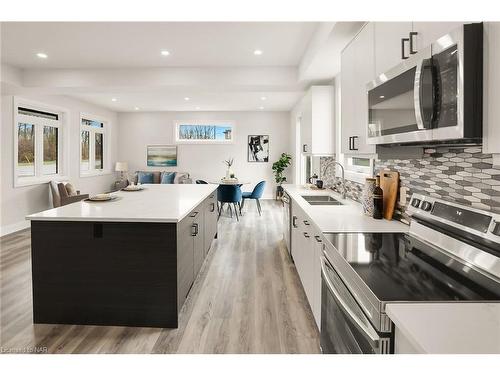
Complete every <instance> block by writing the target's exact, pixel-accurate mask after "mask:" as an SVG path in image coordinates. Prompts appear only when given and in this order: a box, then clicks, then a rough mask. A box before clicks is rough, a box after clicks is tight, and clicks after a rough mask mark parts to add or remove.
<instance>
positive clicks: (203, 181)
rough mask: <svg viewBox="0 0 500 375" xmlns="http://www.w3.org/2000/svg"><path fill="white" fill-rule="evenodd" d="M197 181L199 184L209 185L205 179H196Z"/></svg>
mask: <svg viewBox="0 0 500 375" xmlns="http://www.w3.org/2000/svg"><path fill="white" fill-rule="evenodd" d="M196 183H197V184H198V185H207V184H208V182H206V181H205V180H196Z"/></svg>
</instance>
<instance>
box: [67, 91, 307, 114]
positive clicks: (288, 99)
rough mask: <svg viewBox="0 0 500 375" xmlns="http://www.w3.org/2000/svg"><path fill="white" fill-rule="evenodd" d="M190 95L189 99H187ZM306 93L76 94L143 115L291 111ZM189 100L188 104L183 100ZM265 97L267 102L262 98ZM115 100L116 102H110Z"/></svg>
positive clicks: (114, 108)
mask: <svg viewBox="0 0 500 375" xmlns="http://www.w3.org/2000/svg"><path fill="white" fill-rule="evenodd" d="M187 95H189V96H187ZM302 95H303V92H301V91H298V92H278V93H276V92H271V93H268V92H196V93H194V92H193V93H189V92H186V91H183V92H182V93H181V92H178V93H164V92H158V93H126V94H120V93H118V94H114V96H113V95H109V94H75V95H73V96H74V97H76V98H78V99H81V100H83V101H85V102H88V103H92V104H97V105H100V106H102V107H107V108H109V109H111V110H113V111H116V112H134V111H135V107H138V108H139V110H140V111H289V110H290V108H292V107H293V106H294V104H295V103H297V101H298V100H299V99H300V98H301V96H302ZM186 96H187V97H189V98H190V99H189V100H188V101H186V100H185V99H184V98H185V97H186ZM262 97H265V98H266V100H262V99H261V98H262ZM111 98H116V99H117V101H116V102H113V101H111Z"/></svg>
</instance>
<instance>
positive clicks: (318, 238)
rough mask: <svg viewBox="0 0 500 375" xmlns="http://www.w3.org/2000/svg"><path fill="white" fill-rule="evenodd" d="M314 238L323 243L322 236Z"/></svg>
mask: <svg viewBox="0 0 500 375" xmlns="http://www.w3.org/2000/svg"><path fill="white" fill-rule="evenodd" d="M314 238H315V239H316V241H317V242H323V241H322V240H321V237H320V236H314Z"/></svg>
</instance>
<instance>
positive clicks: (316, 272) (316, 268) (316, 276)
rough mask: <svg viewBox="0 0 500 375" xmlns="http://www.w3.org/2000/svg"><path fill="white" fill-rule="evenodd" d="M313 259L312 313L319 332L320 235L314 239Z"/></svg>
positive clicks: (321, 252)
mask: <svg viewBox="0 0 500 375" xmlns="http://www.w3.org/2000/svg"><path fill="white" fill-rule="evenodd" d="M314 240H315V241H314V259H313V273H312V294H313V303H312V311H313V314H314V320H316V325H317V326H318V329H319V330H321V257H322V255H323V238H322V236H321V234H317V235H316V236H315V237H314Z"/></svg>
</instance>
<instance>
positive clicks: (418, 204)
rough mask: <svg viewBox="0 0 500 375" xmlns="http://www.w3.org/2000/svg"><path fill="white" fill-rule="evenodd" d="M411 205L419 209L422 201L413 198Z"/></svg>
mask: <svg viewBox="0 0 500 375" xmlns="http://www.w3.org/2000/svg"><path fill="white" fill-rule="evenodd" d="M411 205H412V206H413V207H416V208H418V206H420V199H418V198H413V199H412V200H411Z"/></svg>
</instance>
